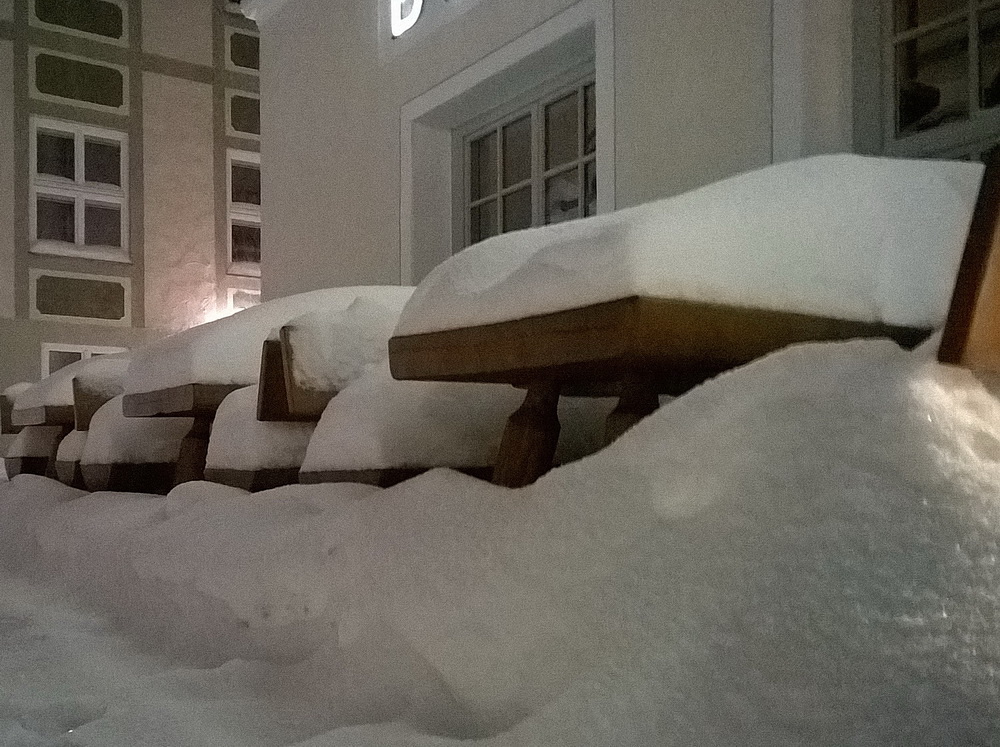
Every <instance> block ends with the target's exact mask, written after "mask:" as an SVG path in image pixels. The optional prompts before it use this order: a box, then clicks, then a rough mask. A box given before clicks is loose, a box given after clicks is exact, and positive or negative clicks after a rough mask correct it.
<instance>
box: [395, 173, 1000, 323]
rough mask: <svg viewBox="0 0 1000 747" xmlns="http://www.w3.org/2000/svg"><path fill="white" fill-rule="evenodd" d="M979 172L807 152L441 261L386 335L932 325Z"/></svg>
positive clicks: (945, 296)
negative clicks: (507, 324)
mask: <svg viewBox="0 0 1000 747" xmlns="http://www.w3.org/2000/svg"><path fill="white" fill-rule="evenodd" d="M982 171H983V166H982V165H980V164H972V163H959V162H948V161H908V160H901V159H886V158H868V157H864V156H856V155H833V156H817V157H814V158H808V159H803V160H799V161H792V162H788V163H783V164H779V165H776V166H769V167H767V168H764V169H761V170H759V171H753V172H750V173H747V174H742V175H740V176H736V177H733V178H730V179H726V180H724V181H721V182H717V183H715V184H711V185H708V186H706V187H702V188H701V189H697V190H695V191H693V192H688V193H686V194H682V195H679V196H677V197H672V198H669V199H665V200H660V201H657V202H651V203H648V204H646V205H640V206H638V207H634V208H629V209H627V210H621V211H618V212H615V213H610V214H608V215H600V216H595V217H593V218H586V219H584V220H577V221H569V222H566V223H560V224H557V225H553V226H546V227H544V228H535V229H528V230H525V231H519V232H514V233H507V234H503V235H502V236H497V237H494V238H491V239H487V240H486V241H483V242H481V243H479V244H476V245H475V246H472V247H469V248H468V249H466V250H464V251H462V252H459V253H458V254H456V255H455V256H454V257H451V258H450V259H448V260H447V261H445V262H443V263H441V264H440V265H438V266H437V267H436V268H435V269H434V270H433V271H432V272H431V273H430V274H429V275H428V276H427V277H426V278H425V279H424V281H423V282H422V283H421V284H420V286H419V288H418V289H417V291H416V292H415V293H414V294H413V298H412V300H411V301H410V303H409V304H408V306H407V307H406V309H405V310H404V312H403V315H402V317H401V318H400V321H399V325H398V327H397V328H396V334H398V335H410V334H417V333H421V332H435V331H439V330H444V329H453V328H458V327H467V326H473V325H479V324H489V323H491V322H502V321H508V320H511V319H520V318H523V317H528V316H534V315H536V314H546V313H550V312H555V311H562V310H565V309H572V308H576V307H579V306H586V305H589V304H594V303H600V302H603V301H612V300H615V299H619V298H627V297H629V296H635V295H640V296H652V297H656V298H668V299H681V300H689V301H707V302H713V303H724V304H730V305H735V306H741V307H750V308H766V309H777V310H784V311H795V312H801V313H806V314H818V315H824V316H830V317H836V318H842V319H852V320H858V321H868V322H876V321H881V322H887V323H889V324H900V325H911V326H916V327H927V328H931V327H936V326H940V324H941V322H942V321H943V319H944V316H945V313H946V312H947V308H948V302H949V299H950V298H951V291H952V286H953V284H954V282H955V275H956V272H957V269H958V263H959V260H960V259H961V254H962V248H963V246H964V242H965V236H966V233H967V232H968V228H969V222H970V219H971V216H972V211H973V208H974V207H975V201H976V195H977V192H978V187H979V182H980V179H981V176H982Z"/></svg>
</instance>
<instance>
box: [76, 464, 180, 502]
mask: <svg viewBox="0 0 1000 747" xmlns="http://www.w3.org/2000/svg"><path fill="white" fill-rule="evenodd" d="M175 469H176V465H175V464H174V463H172V462H147V463H143V464H125V463H115V464H83V465H81V466H80V471H81V473H82V474H83V481H84V484H85V485H86V486H87V489H88V490H91V491H94V492H97V491H99V490H114V491H121V492H124V493H154V494H159V495H166V494H167V493H169V492H170V488H171V487H172V486H173V484H174V471H175Z"/></svg>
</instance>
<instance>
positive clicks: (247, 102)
mask: <svg viewBox="0 0 1000 747" xmlns="http://www.w3.org/2000/svg"><path fill="white" fill-rule="evenodd" d="M229 121H230V122H231V123H232V125H233V129H234V130H236V131H237V132H247V133H250V134H252V135H259V134H260V101H259V100H257V99H252V98H250V97H249V96H233V98H232V99H231V100H230V102H229Z"/></svg>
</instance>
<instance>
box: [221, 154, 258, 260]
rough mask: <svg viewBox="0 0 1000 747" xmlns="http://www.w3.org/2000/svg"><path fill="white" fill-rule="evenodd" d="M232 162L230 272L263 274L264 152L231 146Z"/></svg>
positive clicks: (229, 184)
mask: <svg viewBox="0 0 1000 747" xmlns="http://www.w3.org/2000/svg"><path fill="white" fill-rule="evenodd" d="M226 160H227V164H228V177H227V182H228V191H229V200H228V203H229V209H228V231H229V272H230V273H232V274H235V275H259V274H260V154H259V153H252V152H249V151H242V150H230V151H229V152H228V157H227V159H226Z"/></svg>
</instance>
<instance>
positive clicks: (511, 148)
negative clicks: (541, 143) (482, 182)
mask: <svg viewBox="0 0 1000 747" xmlns="http://www.w3.org/2000/svg"><path fill="white" fill-rule="evenodd" d="M530 177H531V115H528V116H527V117H521V118H520V119H519V120H517V121H516V122H511V123H510V124H509V125H507V126H506V127H504V128H503V185H504V186H505V187H512V186H514V185H515V184H517V183H518V182H523V181H524V180H525V179H528V178H530Z"/></svg>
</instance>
